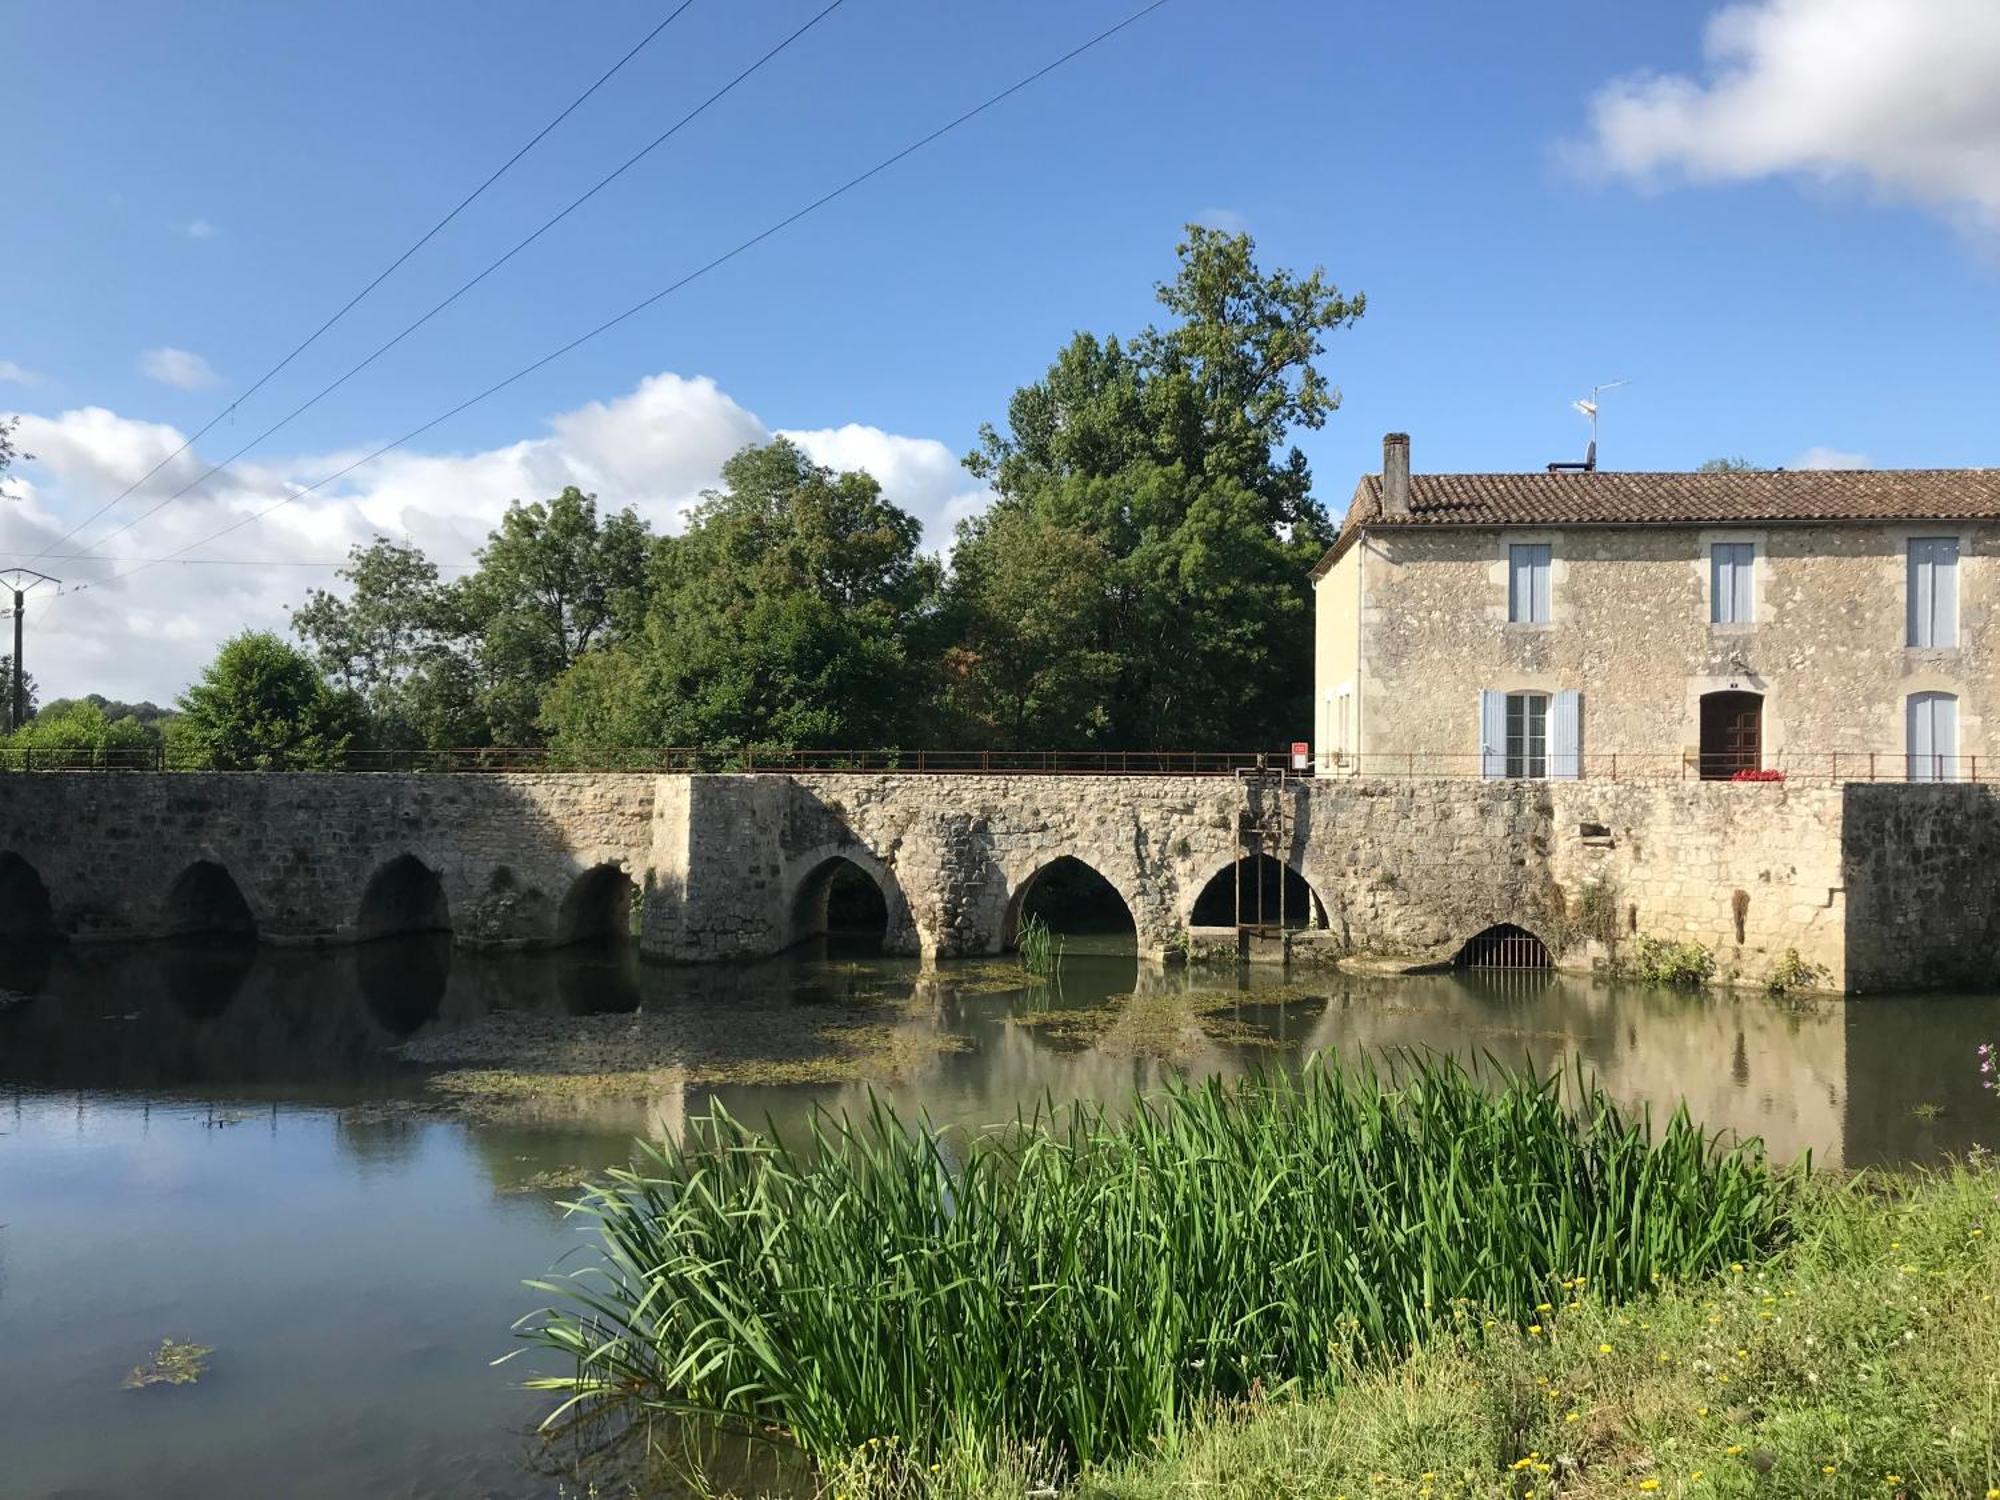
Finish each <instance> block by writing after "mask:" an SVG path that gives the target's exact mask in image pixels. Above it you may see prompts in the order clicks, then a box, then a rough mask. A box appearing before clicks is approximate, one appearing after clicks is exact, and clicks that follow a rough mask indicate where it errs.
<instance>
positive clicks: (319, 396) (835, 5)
mask: <svg viewBox="0 0 2000 1500" xmlns="http://www.w3.org/2000/svg"><path fill="white" fill-rule="evenodd" d="M689 3H692V0H689ZM844 3H845V0H829V3H828V4H827V5H826V6H824V7H823V8H822V9H821V10H819V11H818V12H817V13H816V14H815V15H813V16H812V18H811V19H809V20H808V21H807V22H806V23H805V24H804V25H803V26H801V27H799V28H798V29H797V30H796V31H794V32H792V33H791V35H789V36H787V37H786V38H785V39H784V40H783V41H781V42H779V43H778V44H777V45H776V46H774V47H772V48H771V49H770V50H769V51H768V52H766V53H765V54H764V55H763V56H761V57H759V58H758V59H757V60H756V61H755V62H753V63H751V64H750V66H748V67H747V68H745V69H743V71H742V72H740V73H738V74H737V75H736V76H735V77H734V78H732V79H730V80H729V82H727V83H725V84H724V85H723V86H722V87H721V88H719V89H717V90H716V91H715V92H714V93H712V94H710V95H709V96H708V97H707V98H706V99H704V100H702V101H701V103H699V104H697V105H696V106H695V107H694V108H693V109H691V110H689V111H688V112H687V113H686V114H684V115H682V116H681V117H680V118H679V119H678V120H676V121H674V123H673V124H672V125H670V126H668V127H667V128H666V129H665V130H663V131H662V132H660V134H659V135H657V136H655V137H653V139H652V140H651V141H649V142H648V143H647V144H646V145H645V146H643V147H641V148H640V149H639V150H638V151H636V152H634V153H633V154H632V155H631V156H629V157H627V158H626V159H625V160H624V161H623V162H621V163H620V164H619V165H618V166H616V167H614V168H613V169H612V170H611V171H610V172H608V173H606V174H605V175H604V176H603V177H600V178H599V179H598V180H597V181H596V182H595V183H594V184H593V185H592V186H591V187H590V188H588V189H587V190H586V191H585V192H583V193H582V194H581V195H580V196H578V197H576V198H574V199H572V200H571V201H570V202H569V204H568V205H567V206H565V207H564V208H562V209H561V210H560V211H558V212H557V213H556V214H555V215H554V216H552V217H551V218H549V219H547V220H545V221H543V223H542V224H541V226H540V227H539V228H537V229H535V230H534V231H533V232H532V233H531V234H529V235H528V236H527V238H525V239H523V240H522V241H520V242H519V243H518V244H516V245H515V246H514V247H513V248H512V249H511V250H509V251H507V253H506V254H504V255H502V256H501V257H500V258H499V259H498V260H496V261H494V262H493V263H492V264H491V265H489V266H487V267H486V269H485V270H483V271H481V272H479V274H478V275H476V276H474V277H473V278H472V279H471V280H470V281H467V282H465V283H464V284H463V285H461V286H460V287H459V288H458V289H457V290H456V291H454V292H452V293H451V295H450V296H448V297H446V298H445V299H444V300H443V301H442V302H440V303H438V304H437V305H436V306H435V307H433V308H432V309H431V310H430V311H429V312H427V313H425V314H424V315H423V316H422V317H420V318H418V319H417V320H416V321H415V322H413V323H411V324H409V325H408V326H407V327H405V328H404V329H403V330H402V331H401V332H400V333H398V334H396V336H395V337H394V338H391V339H390V340H389V341H388V342H387V343H385V344H383V345H381V346H380V347H379V348H377V349H376V350H375V352H374V353H372V354H370V355H369V356H368V357H367V358H366V359H364V360H362V361H361V362H360V363H359V364H357V365H355V366H353V367H352V368H351V369H349V370H348V371H347V372H346V373H345V374H343V375H341V376H339V377H338V378H336V379H335V380H333V381H331V382H330V383H329V384H327V385H324V386H322V387H321V388H320V389H319V390H318V391H316V392H315V393H314V394H313V395H312V396H310V397H309V398H307V399H306V400H305V401H302V402H301V403H300V404H299V405H297V406H295V407H293V408H292V409H291V410H290V411H289V412H287V413H286V414H285V415H284V416H283V417H280V418H279V419H278V420H277V421H276V422H273V423H272V424H271V425H270V426H269V427H266V428H265V429H264V430H263V431H262V432H260V433H258V434H257V436H255V437H253V438H252V439H250V441H249V442H247V443H245V444H244V445H243V446H242V447H240V448H238V449H237V450H236V451H235V452H234V453H232V454H230V455H229V456H228V457H227V458H224V459H222V460H220V461H219V462H217V463H215V464H213V465H211V466H210V467H209V468H208V469H207V470H205V471H204V472H202V473H200V474H197V475H196V476H195V477H194V478H193V479H190V480H189V481H188V482H187V483H186V484H184V485H182V486H181V487H180V488H179V489H177V490H175V491H174V492H173V493H172V494H171V495H168V496H167V497H166V498H165V499H163V500H161V501H159V502H158V503H157V504H155V505H153V506H152V507H151V508H150V509H147V510H143V511H141V512H139V514H138V515H136V516H134V517H133V518H132V519H131V520H129V521H127V522H126V523H125V524H124V525H122V526H118V527H115V528H113V529H112V530H110V531H107V532H105V533H104V535H103V536H101V537H99V538H97V541H96V543H95V545H97V546H99V547H101V546H103V545H104V544H105V543H106V542H108V541H110V540H111V539H112V538H113V537H115V536H123V535H124V534H125V533H126V532H128V531H130V530H131V529H132V528H133V527H134V526H137V525H139V524H140V523H141V522H143V521H145V520H146V519H148V518H149V517H151V516H154V515H157V514H158V513H159V512H160V511H162V510H164V509H165V508H166V507H167V506H169V505H171V504H173V503H174V501H176V500H178V499H180V498H181V496H183V495H185V494H187V493H188V491H190V490H192V489H194V488H195V487H196V486H198V485H201V484H205V483H206V482H207V481H208V480H210V479H211V478H213V477H214V476H215V475H217V474H219V473H221V472H222V470H224V469H226V468H228V467H229V465H231V464H233V463H235V462H236V460H237V459H239V458H241V457H242V456H243V455H244V454H246V453H248V452H249V451H250V450H251V449H252V448H255V447H256V446H257V445H258V444H259V443H262V442H263V441H264V440H265V439H266V438H268V437H271V436H272V435H273V434H275V433H277V432H279V431H280V430H282V429H283V428H285V427H288V426H290V425H291V424H292V422H293V421H295V420H296V419H297V418H299V417H300V416H303V415H304V414H305V413H306V412H307V411H310V410H311V409H312V408H313V407H315V406H317V405H319V403H320V402H321V401H323V400H325V399H326V398H327V397H328V396H330V395H332V394H333V393H334V392H335V391H337V390H339V389H340V388H341V387H342V386H343V385H345V384H347V382H348V381H350V380H352V379H353V378H354V377H355V376H356V375H359V374H360V373H361V372H362V371H363V370H365V369H367V368H368V367H369V366H370V365H372V364H374V363H375V361H376V360H378V359H380V358H381V357H382V356H383V355H385V354H387V353H388V352H389V351H390V350H391V349H393V348H395V347H396V346H397V345H398V344H400V343H402V342H403V340H404V339H406V338H408V337H409V336H410V335H411V334H413V333H415V332H416V331H417V330H418V329H419V328H422V327H423V326H424V325H425V324H426V323H428V322H430V320H431V319H432V318H435V317H436V316H437V315H438V314H439V313H441V312H443V311H444V310H445V309H446V308H447V307H450V306H451V305H452V303H454V302H456V301H458V299H459V298H460V297H463V296H464V295H465V294H466V293H467V292H469V291H471V290H472V289H473V288H474V287H476V286H478V285H479V283H480V282H482V281H484V280H485V279H486V278H487V277H489V276H491V275H492V274H493V273H494V272H495V271H497V270H499V269H500V268H501V267H502V266H504V265H506V264H507V262H508V261H510V260H512V259H513V258H514V257H515V256H517V255H519V254H520V253H521V252H522V251H523V250H525V249H527V248H528V246H530V245H532V244H534V242H535V241H536V240H538V239H540V238H541V237H542V236H543V235H545V234H547V233H548V232H549V231H550V230H551V229H553V228H555V227H556V225H558V224H560V223H561V222H562V221H563V220H564V219H566V218H568V217H569V216H570V215H571V214H572V213H574V212H575V211H576V210H577V209H579V208H581V207H582V206H583V205H584V204H585V203H588V202H589V201H590V200H591V199H592V198H594V197H596V196H597V194H598V193H600V192H602V191H603V190H604V189H605V188H607V187H609V186H610V185H611V184H612V183H613V182H615V181H616V180H617V179H618V178H619V177H622V176H623V175H624V174H625V173H626V172H627V171H629V170H631V168H633V167H635V166H637V165H638V164H639V163H640V162H641V161H642V160H644V159H645V158H646V157H647V156H650V155H651V154H652V153H653V152H654V151H655V150H657V149H658V148H659V147H661V146H663V145H665V144H666V143H667V142H668V141H669V140H671V139H672V138H673V137H674V136H676V135H678V134H679V133H680V131H681V130H682V128H683V127H685V126H687V125H689V124H690V123H692V122H693V121H694V120H695V118H696V117H697V116H699V115H701V114H703V113H705V112H706V111H707V110H708V109H709V107H710V106H711V105H714V104H716V103H718V102H719V101H720V100H721V99H722V98H723V96H724V95H726V94H728V93H730V92H731V91H732V90H733V89H735V88H736V86H737V85H738V84H741V83H742V82H744V81H745V80H746V79H748V78H749V77H750V75H751V74H753V73H755V72H757V71H758V70H759V69H761V68H762V67H763V66H764V65H765V64H766V63H768V62H770V61H771V60H772V59H773V58H775V57H776V56H777V55H778V54H779V53H781V52H783V51H784V50H785V49H786V48H787V47H789V46H791V45H792V43H794V42H796V41H797V40H798V39H799V38H800V37H802V36H804V35H805V34H806V33H807V32H808V31H811V30H812V29H813V27H815V26H817V25H818V24H819V23H820V22H821V21H823V20H825V19H826V18H827V17H828V16H829V15H831V14H833V12H834V11H836V10H838V9H839V8H840V7H841V5H843V4H844ZM98 514H100V515H101V514H103V511H102V510H100V511H99V512H98ZM84 524H85V525H88V524H89V523H88V522H85V523H84ZM77 529H78V530H81V529H82V528H81V527H79V528H77ZM70 534H71V535H72V536H73V535H75V532H71V533H70ZM64 540H67V538H65V539H64ZM58 545H60V543H58Z"/></svg>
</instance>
